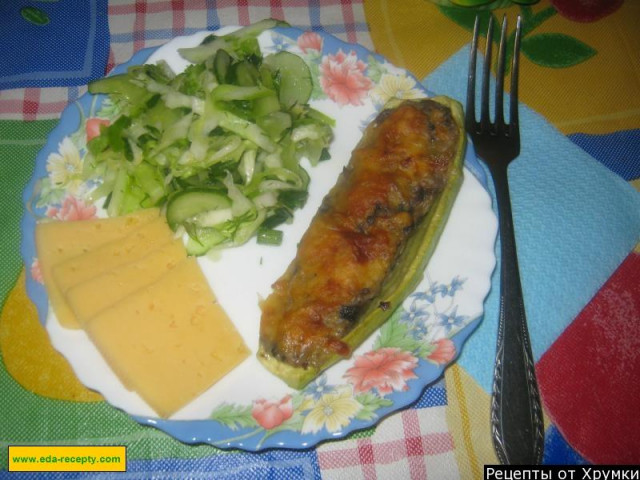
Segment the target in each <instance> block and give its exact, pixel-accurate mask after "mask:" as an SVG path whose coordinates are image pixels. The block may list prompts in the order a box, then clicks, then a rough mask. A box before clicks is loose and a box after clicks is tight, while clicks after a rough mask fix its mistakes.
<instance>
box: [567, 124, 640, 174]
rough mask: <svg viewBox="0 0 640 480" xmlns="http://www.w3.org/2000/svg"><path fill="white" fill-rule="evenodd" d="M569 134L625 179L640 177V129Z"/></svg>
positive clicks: (583, 147) (589, 152) (571, 138)
mask: <svg viewBox="0 0 640 480" xmlns="http://www.w3.org/2000/svg"><path fill="white" fill-rule="evenodd" d="M567 136H568V137H569V139H570V140H571V141H572V142H573V143H575V144H576V145H578V146H579V147H580V148H582V149H583V150H585V151H586V152H587V153H588V154H590V155H591V156H592V157H594V158H595V159H597V160H599V161H600V162H602V163H603V164H604V165H606V166H607V167H608V168H609V169H611V170H613V171H614V172H615V173H617V174H618V175H620V176H621V177H622V178H624V179H625V180H627V181H630V180H635V179H636V178H640V129H635V130H623V131H620V132H613V133H609V134H605V135H588V134H585V133H574V134H571V135H567Z"/></svg>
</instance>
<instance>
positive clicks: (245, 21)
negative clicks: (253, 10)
mask: <svg viewBox="0 0 640 480" xmlns="http://www.w3.org/2000/svg"><path fill="white" fill-rule="evenodd" d="M237 6H238V22H239V23H240V25H249V24H250V23H251V18H250V17H249V4H248V2H247V0H239V1H238V2H237Z"/></svg>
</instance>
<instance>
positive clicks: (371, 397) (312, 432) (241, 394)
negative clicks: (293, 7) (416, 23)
mask: <svg viewBox="0 0 640 480" xmlns="http://www.w3.org/2000/svg"><path fill="white" fill-rule="evenodd" d="M207 33H208V32H201V34H196V35H194V36H191V37H179V38H177V39H175V40H173V41H171V42H169V43H168V44H166V45H164V46H163V47H160V48H158V49H148V50H146V51H142V52H139V53H138V54H136V56H134V58H133V59H132V60H131V61H130V62H128V63H127V64H124V65H120V66H119V67H117V68H116V72H115V73H118V72H121V71H124V69H126V68H127V66H129V65H133V64H138V63H143V62H145V61H155V60H157V59H158V58H162V59H167V60H168V61H169V62H170V63H171V62H174V63H176V64H178V65H179V64H180V60H179V59H178V58H177V57H178V55H177V53H176V52H177V48H179V47H182V46H185V45H189V46H191V45H195V44H197V42H199V41H200V40H201V39H202V38H204V35H206V34H207ZM265 36H266V37H267V38H265ZM260 40H261V46H262V47H263V51H264V53H265V54H267V53H270V52H275V51H279V50H289V51H292V52H294V53H297V54H298V55H300V56H301V57H302V58H303V59H304V60H305V61H306V62H307V64H308V65H309V67H310V69H311V72H312V78H313V82H314V89H313V92H312V104H313V105H314V106H316V107H317V108H320V109H323V110H324V111H325V113H327V114H329V115H332V116H334V118H336V119H337V120H338V121H339V122H342V123H340V124H339V126H338V128H337V129H336V140H335V143H336V146H335V149H336V152H332V160H330V161H329V162H322V163H321V164H320V165H319V166H317V167H312V170H310V173H311V174H312V176H313V181H312V184H311V191H310V201H309V205H308V207H305V209H303V210H304V211H300V212H299V213H298V212H297V213H296V221H294V225H293V226H291V229H292V230H291V231H290V232H288V233H287V234H286V235H285V244H283V246H282V247H281V248H280V249H276V250H278V251H276V250H273V249H272V248H273V247H266V248H271V249H272V250H263V249H262V250H261V249H260V248H265V247H256V246H247V247H246V248H247V250H243V254H242V255H240V254H238V255H237V256H238V257H239V258H240V259H239V260H236V263H235V264H233V255H236V254H237V252H228V253H229V256H230V258H231V260H230V261H231V265H232V266H231V267H230V268H231V270H232V271H234V272H235V269H237V268H238V265H245V262H246V259H245V258H243V257H249V258H256V259H258V258H259V265H260V268H258V267H255V268H256V270H254V271H253V273H256V272H257V274H256V275H253V273H251V274H250V275H249V277H248V278H251V281H253V280H254V279H253V276H256V277H260V275H263V277H264V278H266V279H267V280H265V281H263V283H262V287H261V288H262V289H263V290H260V288H259V286H256V285H258V283H259V282H258V283H255V282H254V283H251V282H248V285H246V288H247V292H246V294H254V293H256V292H257V293H258V295H260V294H263V293H265V291H264V288H266V287H265V285H266V286H267V287H269V286H270V282H272V281H273V279H275V278H276V277H277V276H278V275H279V273H280V272H279V270H280V269H281V267H282V265H283V264H286V263H287V261H288V260H287V258H291V256H292V255H293V254H294V252H295V243H296V241H297V240H296V238H299V236H301V235H302V233H303V232H304V229H305V228H304V225H305V224H306V222H308V221H309V220H310V218H311V217H312V215H313V213H314V212H315V210H316V209H317V207H318V206H319V203H320V201H321V199H322V197H323V196H324V193H325V192H326V191H327V190H328V188H329V187H330V186H331V185H333V183H334V181H335V178H337V175H338V174H339V172H340V171H341V169H342V166H343V164H341V163H340V162H346V161H347V160H348V158H349V156H350V151H351V149H352V148H353V146H355V143H356V142H357V140H358V137H359V135H360V133H361V131H362V130H363V129H364V128H365V127H366V126H367V125H368V123H369V122H370V121H371V120H372V119H373V118H374V117H375V116H376V115H377V113H378V112H379V111H380V110H381V109H382V108H383V105H384V104H385V103H386V102H387V101H388V100H389V99H391V98H402V99H411V98H419V97H424V96H425V95H428V92H426V90H425V89H424V88H423V87H422V86H421V85H420V84H419V83H418V82H417V81H416V79H415V78H413V77H412V76H411V75H410V74H409V73H408V72H406V71H404V70H401V69H399V68H397V67H394V66H393V65H391V64H389V63H388V62H387V61H386V60H385V59H383V58H382V57H380V56H378V55H376V54H373V53H371V52H369V51H368V50H366V49H364V48H363V47H361V46H358V45H352V44H347V43H345V42H342V41H340V40H338V39H336V38H335V37H332V36H330V35H327V34H321V33H318V32H303V31H300V30H297V29H295V28H284V29H281V28H278V29H275V30H274V31H270V32H265V34H263V35H262V36H261V39H260ZM263 42H264V45H262V43H263ZM117 115H118V112H117V110H116V108H115V106H114V105H113V104H112V103H111V102H109V101H108V100H105V99H103V98H98V97H93V96H90V95H85V96H84V97H83V98H81V99H80V100H79V101H78V102H77V105H71V106H69V107H68V108H67V110H65V112H64V113H63V116H62V118H61V122H60V124H59V125H58V127H56V129H54V131H53V132H52V133H51V135H50V137H49V139H48V142H47V144H46V145H45V147H44V148H43V150H42V151H41V152H40V154H39V156H38V159H37V162H36V172H35V173H34V176H33V178H32V180H31V182H30V184H29V185H28V186H27V188H26V190H25V194H24V200H25V203H26V204H27V207H28V208H27V214H26V215H25V217H24V219H23V231H24V237H23V238H24V240H23V249H22V252H23V259H24V262H25V264H26V265H29V268H30V272H31V278H30V279H29V280H28V282H27V290H28V292H29V295H30V296H31V298H32V299H33V300H34V302H35V303H36V305H37V307H38V312H39V315H40V317H41V319H42V321H43V323H44V322H46V326H47V330H48V332H49V334H50V337H51V339H52V342H53V343H54V346H56V348H58V349H59V350H61V351H62V353H63V354H64V355H65V356H66V357H67V358H68V360H69V362H70V363H71V365H72V366H73V367H74V369H75V371H76V373H77V374H78V376H79V378H80V379H81V381H83V382H84V383H85V384H86V385H87V386H89V387H91V388H94V389H97V390H99V391H100V392H101V393H103V395H104V396H105V398H107V400H108V401H109V402H110V403H112V404H113V405H114V406H116V407H118V408H121V409H123V410H124V411H126V412H128V413H130V415H131V416H132V417H133V418H134V419H135V420H137V421H139V422H141V423H143V424H146V425H151V426H154V427H156V428H158V429H160V430H162V431H164V432H166V433H168V434H169V435H172V436H173V437H175V438H177V439H178V440H180V441H183V442H187V443H202V442H204V443H209V444H212V445H215V446H218V447H223V448H227V447H231V448H241V449H245V450H250V451H259V450H262V449H266V448H274V447H276V448H277V447H284V448H307V447H309V446H313V445H315V444H317V443H318V442H321V441H324V440H327V439H334V438H340V437H344V436H345V435H347V434H349V433H350V432H353V431H355V430H358V429H363V428H370V427H372V426H374V425H375V424H376V423H377V422H378V421H379V419H380V418H382V417H384V416H385V415H387V414H389V413H392V412H394V411H397V410H398V409H401V408H403V407H405V406H407V405H409V404H410V403H412V402H413V401H415V399H417V398H418V396H419V395H420V393H421V392H422V390H423V388H424V387H425V386H427V385H428V384H430V383H432V382H434V381H436V380H438V378H440V376H441V375H442V372H443V370H444V368H445V367H446V365H448V364H450V363H451V362H452V361H454V360H455V358H456V356H457V355H458V354H459V352H460V349H461V347H462V345H463V343H464V341H465V340H466V338H467V337H468V336H469V335H470V334H471V332H472V331H473V329H474V328H475V325H477V323H478V322H479V319H480V316H481V314H482V303H483V301H484V298H485V296H486V294H487V292H488V289H489V284H490V276H491V273H492V271H493V267H494V265H495V257H494V256H493V244H494V241H495V234H496V230H497V223H496V221H495V215H494V214H493V211H492V210H491V205H490V197H489V195H488V193H487V192H486V186H485V185H484V184H483V181H482V176H481V175H468V173H469V172H473V173H475V172H481V168H479V167H478V164H477V160H476V159H475V157H474V156H473V154H472V152H471V151H470V149H468V150H467V154H466V157H465V162H466V164H465V165H466V170H465V182H464V183H463V187H462V190H461V193H460V195H459V199H457V200H456V205H454V210H453V211H452V214H451V218H450V221H449V223H448V224H447V227H446V228H445V232H443V237H446V238H445V241H444V243H446V245H445V246H444V247H442V248H440V247H438V249H437V250H436V252H435V253H434V256H433V257H432V261H431V262H430V264H429V266H428V268H427V272H426V274H425V279H424V280H423V282H422V283H421V284H420V285H419V287H418V289H417V290H416V292H414V293H413V294H412V295H410V296H409V297H408V298H407V299H406V301H405V302H404V304H403V306H402V307H400V308H398V309H397V310H396V311H395V312H394V313H393V315H392V317H391V318H390V320H389V321H388V322H387V323H386V324H385V325H383V326H382V327H381V328H380V329H379V331H378V332H377V333H376V334H375V335H374V336H372V337H371V338H370V339H368V340H367V341H366V342H365V344H363V345H362V346H361V347H360V348H359V349H358V350H356V352H354V355H353V357H352V358H351V359H348V360H345V361H343V362H340V363H339V364H338V365H336V366H334V367H332V368H331V369H329V370H328V371H327V372H325V373H324V374H322V375H321V376H320V377H318V378H317V379H316V380H315V381H314V382H312V383H311V384H310V385H309V386H307V388H305V389H304V390H301V391H294V390H291V389H289V388H288V387H286V388H283V385H280V384H277V385H276V384H275V383H273V380H274V378H275V377H273V378H268V377H269V376H270V375H269V374H268V373H266V372H263V371H262V370H260V369H261V368H262V367H261V366H260V365H259V363H258V362H257V360H256V359H252V360H251V361H250V362H249V364H247V365H245V367H244V369H243V368H240V369H238V370H239V371H240V372H239V373H237V376H238V378H237V379H236V378H235V377H234V378H230V379H228V380H229V381H228V382H227V385H225V388H226V390H224V393H223V394H218V393H217V392H218V390H215V389H216V388H218V387H217V386H214V387H213V390H212V391H211V392H206V394H204V395H203V396H202V397H201V398H199V399H197V400H196V402H194V404H196V406H195V407H193V409H192V410H193V411H194V412H195V413H193V412H192V411H191V410H188V409H187V410H188V412H187V413H185V414H183V415H182V416H181V417H176V418H171V419H167V420H165V419H158V418H156V417H154V416H153V415H149V414H147V413H145V412H147V411H148V410H145V408H144V405H142V406H141V405H140V404H139V402H138V403H136V401H137V400H136V399H132V398H131V396H130V395H131V392H124V393H123V392H121V391H120V390H118V388H121V385H116V384H114V383H113V382H112V380H111V378H110V377H108V372H103V370H104V367H103V366H101V365H98V364H99V363H100V361H102V360H101V359H100V358H99V355H98V356H96V352H95V351H94V350H95V348H93V350H92V346H91V345H87V342H88V340H86V339H79V340H78V338H77V335H76V336H73V335H69V334H68V332H65V331H64V329H60V328H59V326H58V325H57V324H56V320H55V316H53V317H52V315H51V312H49V306H48V301H47V298H46V292H45V291H44V288H43V285H42V278H41V274H40V270H39V265H38V262H37V258H36V257H35V246H34V244H33V228H34V226H35V222H36V220H37V219H39V218H44V217H48V218H54V219H57V220H83V219H88V218H94V217H100V216H104V215H105V213H104V211H103V209H102V208H101V206H100V205H98V204H97V203H96V200H95V199H94V198H92V195H91V194H92V191H93V190H94V188H95V187H96V185H94V184H91V183H83V182H82V181H81V175H80V172H81V169H82V159H83V157H84V155H85V153H86V142H87V139H90V138H92V137H93V136H95V135H97V133H98V132H99V130H100V125H102V124H106V123H109V122H111V121H113V120H114V119H115V118H116V117H117ZM332 148H334V147H332ZM334 153H335V155H334ZM323 164H326V165H323ZM314 189H316V190H314ZM314 202H315V203H314ZM287 242H289V246H288V247H287V245H286V244H287ZM242 248H243V249H245V247H242ZM251 248H254V250H251ZM451 249H453V250H454V252H453V253H451V251H449V250H451ZM462 249H464V250H465V252H469V253H468V255H469V256H468V258H467V257H465V255H460V254H459V252H460V251H461V250H462ZM282 251H286V252H288V253H286V254H284V255H283V254H282ZM244 252H246V253H244ZM279 255H280V256H279ZM287 255H289V257H287ZM272 257H273V258H272ZM270 262H271V263H270ZM210 263H211V262H210ZM214 263H215V262H214ZM206 268H213V270H206V271H205V273H206V274H207V276H208V278H210V281H212V282H213V284H212V288H213V289H214V291H216V294H218V293H220V295H219V298H220V300H221V301H222V303H223V306H225V308H226V307H227V306H229V312H228V313H230V315H231V317H232V318H244V317H247V316H251V317H255V316H257V317H258V319H259V309H258V307H257V306H255V307H251V308H253V310H242V308H245V307H246V305H240V304H247V302H246V295H244V296H238V298H236V299H235V304H234V301H233V300H234V299H231V301H229V303H227V304H226V305H225V302H226V297H227V296H232V295H231V294H230V293H229V292H237V291H238V290H242V287H241V286H240V285H242V286H245V284H246V282H245V283H238V284H234V283H233V281H229V282H227V281H226V279H225V281H223V282H218V283H216V281H217V279H218V278H219V275H218V274H217V271H216V270H215V268H216V267H215V266H214V267H211V265H207V266H206ZM265 272H266V273H265ZM230 279H231V277H230ZM231 280H233V279H231ZM226 283H229V285H225V284H226ZM225 289H227V290H226V291H225ZM244 328H247V330H246V331H244V332H243V335H245V338H246V339H247V340H248V342H249V343H251V342H252V341H253V339H254V338H255V336H256V335H257V327H246V326H245V327H244ZM252 328H254V330H251V329H252ZM73 333H74V334H77V333H78V332H73ZM74 341H78V342H80V343H81V345H80V344H79V345H72V346H70V343H72V342H74ZM82 342H84V343H82ZM88 343H89V344H90V342H88ZM89 358H90V359H92V360H91V361H89V360H87V359H89ZM251 362H253V363H251ZM88 365H91V368H89V367H88ZM241 367H242V366H241ZM256 369H258V370H256ZM248 372H250V373H248ZM256 372H259V373H258V374H257V375H262V376H264V377H262V376H261V377H260V380H257V379H256ZM101 375H102V376H101ZM233 375H234V374H233V373H232V374H231V375H230V377H233ZM242 375H245V377H246V375H251V376H252V377H251V379H250V381H249V382H247V378H245V377H243V376H242ZM265 379H266V380H265ZM226 380H227V379H225V381H226ZM276 380H277V379H276ZM110 382H111V383H110ZM234 382H235V383H234ZM261 382H262V383H264V384H265V385H266V386H265V385H262V384H261ZM270 382H271V383H270ZM116 383H118V382H116ZM229 385H230V386H229ZM237 385H239V386H237ZM236 387H237V388H236ZM198 402H199V404H198Z"/></svg>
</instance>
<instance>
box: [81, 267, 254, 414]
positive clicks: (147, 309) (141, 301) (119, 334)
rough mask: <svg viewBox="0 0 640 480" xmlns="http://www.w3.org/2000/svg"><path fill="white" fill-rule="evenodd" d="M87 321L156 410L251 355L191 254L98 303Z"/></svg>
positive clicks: (163, 410)
mask: <svg viewBox="0 0 640 480" xmlns="http://www.w3.org/2000/svg"><path fill="white" fill-rule="evenodd" d="M85 328H86V330H87V332H88V334H89V336H90V338H91V339H92V341H93V342H94V344H95V345H96V347H97V348H98V350H99V351H100V352H101V354H102V355H103V357H104V358H105V360H106V361H107V363H108V364H109V365H110V366H111V368H112V369H113V371H114V372H115V373H116V375H117V376H118V377H120V378H123V379H126V383H127V384H128V385H130V386H131V388H132V389H133V390H135V391H136V392H137V393H138V394H139V395H140V396H141V397H142V398H143V399H144V400H145V401H146V402H147V403H148V404H149V405H150V406H151V408H153V409H154V410H155V411H156V412H157V413H158V414H159V415H160V416H161V417H169V416H171V415H172V414H173V413H175V412H176V411H178V410H179V409H180V408H182V407H184V406H185V405H186V404H188V403H189V402H190V401H191V400H193V399H194V398H196V397H197V396H199V395H200V394H202V393H203V392H204V391H205V390H207V389H208V388H209V387H211V386H212V385H213V384H214V383H216V382H217V381H218V380H220V379H221V378H222V377H223V376H224V375H226V374H227V373H228V372H230V371H231V370H232V369H233V368H234V367H236V366H237V365H238V364H239V363H240V362H242V361H243V360H244V359H245V358H246V357H247V356H248V355H249V350H248V348H247V347H246V345H245V343H244V341H243V339H242V337H241V336H240V334H239V333H238V332H237V330H236V329H235V327H234V325H233V324H232V323H231V321H230V320H229V318H228V317H227V315H226V314H225V312H224V310H223V309H222V308H221V306H220V305H219V304H218V303H217V302H216V299H215V297H214V295H213V293H212V292H211V289H210V288H209V285H208V283H207V281H206V278H205V277H204V274H203V273H202V271H201V270H200V267H199V266H198V264H197V262H196V260H195V259H194V258H187V259H186V260H183V261H182V262H181V263H180V264H179V265H177V266H176V267H175V268H173V269H171V270H169V271H168V272H167V273H165V274H164V275H163V276H162V277H161V278H160V279H159V280H158V281H156V282H154V283H152V284H150V285H148V286H146V287H144V288H142V289H141V290H139V291H137V292H135V293H133V294H131V295H129V296H128V297H126V298H124V299H122V300H121V301H119V302H117V303H116V304H114V305H112V306H110V307H108V308H106V309H104V310H102V311H101V312H100V313H98V315H96V316H95V317H93V318H92V319H90V320H89V321H88V322H87V323H86V325H85Z"/></svg>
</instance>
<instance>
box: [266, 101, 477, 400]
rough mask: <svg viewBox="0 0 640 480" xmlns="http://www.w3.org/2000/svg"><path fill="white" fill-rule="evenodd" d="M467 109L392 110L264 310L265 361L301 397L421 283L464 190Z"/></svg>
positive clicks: (417, 106) (413, 105) (354, 160)
mask: <svg viewBox="0 0 640 480" xmlns="http://www.w3.org/2000/svg"><path fill="white" fill-rule="evenodd" d="M463 125H464V123H463V113H462V107H461V106H460V104H459V103H457V102H456V101H454V100H451V99H449V98H447V97H434V98H429V99H420V100H406V101H401V102H395V103H394V104H392V105H388V106H387V108H385V109H384V110H383V111H382V112H381V113H380V114H379V115H378V117H377V118H376V119H375V120H374V121H373V122H372V123H371V124H370V125H369V126H368V127H367V128H366V130H365V132H364V134H363V137H362V139H361V140H360V142H359V143H358V145H357V146H356V148H355V150H354V151H353V154H352V157H351V159H350V162H349V164H348V165H347V167H346V168H345V169H344V171H343V172H342V173H341V175H340V177H339V178H338V181H337V183H336V185H335V186H334V187H333V188H332V189H331V191H330V192H329V193H328V194H327V196H326V197H325V198H324V200H323V202H322V205H321V207H320V208H319V210H318V212H317V213H316V215H315V217H314V218H313V221H312V222H311V225H310V226H309V228H308V230H307V231H306V232H305V234H304V235H303V237H302V239H301V241H300V243H299V245H298V250H297V254H296V258H295V259H294V260H293V261H292V263H291V264H290V265H289V267H288V268H287V270H286V271H285V272H284V274H283V275H282V276H281V277H280V278H279V279H278V280H277V281H276V282H275V283H274V284H273V291H272V293H271V294H270V295H269V296H268V297H267V298H266V299H265V300H264V301H263V302H262V304H261V309H262V318H261V323H260V345H259V351H258V358H259V360H260V361H261V362H262V364H263V365H264V366H265V367H266V368H267V369H268V370H270V371H271V372H273V373H274V374H275V375H277V376H278V377H280V378H281V379H283V380H284V381H285V382H286V383H287V384H288V385H290V386H291V387H293V388H296V389H301V388H303V387H304V386H305V385H306V384H307V383H309V382H310V381H311V380H312V379H314V378H315V377H316V376H317V375H318V374H320V372H322V371H323V370H324V369H326V368H327V367H329V366H331V365H333V364H334V363H335V362H337V361H339V360H340V359H343V358H346V357H348V356H349V355H350V354H351V353H352V351H353V350H354V349H355V348H356V347H358V346H359V345H360V344H361V343H362V342H363V341H364V340H365V339H366V338H367V337H368V336H369V335H370V334H371V333H372V332H374V331H375V330H376V329H377V328H378V327H379V326H380V325H382V324H383V323H384V322H385V321H386V320H387V319H388V318H389V316H390V315H391V314H392V313H393V311H394V310H395V309H396V308H397V307H398V306H399V305H400V304H401V303H402V301H403V300H404V299H405V298H406V297H407V296H408V295H409V294H410V293H411V292H412V291H413V290H414V289H415V288H416V286H417V284H418V283H419V282H420V281H421V279H422V276H423V272H424V269H425V267H426V264H427V262H428V260H429V258H430V256H431V254H432V252H433V250H434V248H435V246H436V244H437V242H438V239H439V237H440V233H441V231H442V229H443V227H444V225H445V223H446V221H447V217H448V214H449V211H450V210H451V207H452V205H453V201H454V199H455V197H456V195H457V193H458V190H459V188H460V185H461V184H462V167H463V158H464V151H465V145H466V135H465V133H464V127H463Z"/></svg>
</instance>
